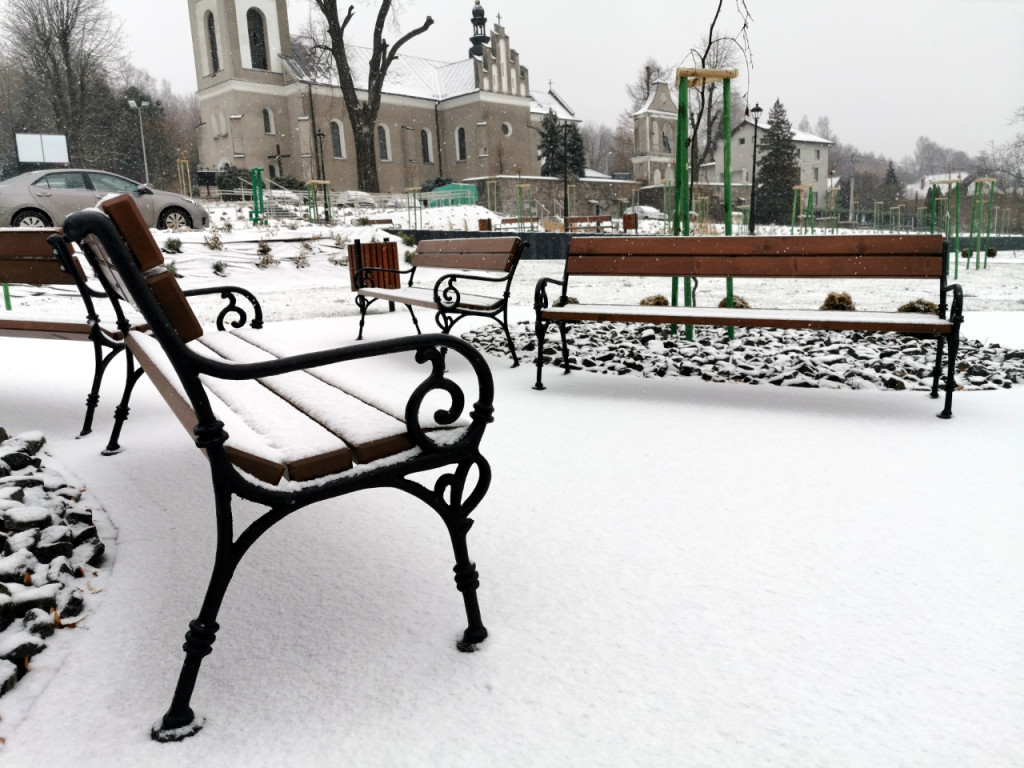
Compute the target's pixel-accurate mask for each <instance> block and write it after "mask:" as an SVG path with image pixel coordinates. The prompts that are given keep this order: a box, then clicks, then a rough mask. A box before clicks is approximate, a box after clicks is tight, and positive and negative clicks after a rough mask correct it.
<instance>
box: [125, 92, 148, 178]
mask: <svg viewBox="0 0 1024 768" xmlns="http://www.w3.org/2000/svg"><path fill="white" fill-rule="evenodd" d="M128 106H129V107H130V108H131V109H134V110H135V111H137V112H138V113H139V136H140V137H141V138H142V167H143V169H144V170H145V172H146V183H147V184H149V160H147V159H146V131H145V129H144V128H143V127H142V110H143V109H144V108H145V107H148V106H149V102H148V101H138V102H137V101H135V99H128Z"/></svg>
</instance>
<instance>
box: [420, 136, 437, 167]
mask: <svg viewBox="0 0 1024 768" xmlns="http://www.w3.org/2000/svg"><path fill="white" fill-rule="evenodd" d="M420 149H421V151H422V153H423V162H424V163H432V162H434V142H432V141H431V140H430V131H428V130H427V129H426V128H423V129H422V130H421V131H420Z"/></svg>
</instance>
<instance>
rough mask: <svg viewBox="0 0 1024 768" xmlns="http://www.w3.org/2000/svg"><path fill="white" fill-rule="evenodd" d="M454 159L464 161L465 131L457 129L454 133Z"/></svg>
mask: <svg viewBox="0 0 1024 768" xmlns="http://www.w3.org/2000/svg"><path fill="white" fill-rule="evenodd" d="M455 159H456V160H459V161H462V160H465V159H466V129H465V128H459V130H457V131H456V132H455Z"/></svg>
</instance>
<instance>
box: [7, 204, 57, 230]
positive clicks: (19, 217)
mask: <svg viewBox="0 0 1024 768" xmlns="http://www.w3.org/2000/svg"><path fill="white" fill-rule="evenodd" d="M11 224H12V225H13V226H15V227H52V226H53V222H52V221H50V217H49V216H47V215H46V214H45V213H43V212H42V211H37V210H36V209H35V208H26V209H25V210H24V211H18V213H17V214H15V216H14V218H13V219H11Z"/></svg>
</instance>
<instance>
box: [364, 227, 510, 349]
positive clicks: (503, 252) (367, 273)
mask: <svg viewBox="0 0 1024 768" xmlns="http://www.w3.org/2000/svg"><path fill="white" fill-rule="evenodd" d="M524 248H526V244H525V243H524V242H523V241H521V240H520V239H519V238H518V237H485V238H458V239H455V240H421V241H420V242H419V244H418V245H417V246H416V253H415V254H413V257H412V267H411V268H410V269H406V270H395V269H386V268H383V267H370V266H368V267H364V268H363V269H360V270H359V271H358V272H357V273H356V278H355V279H356V304H358V305H359V337H358V338H359V339H362V338H363V323H364V322H365V320H366V310H367V309H368V308H369V307H370V305H372V304H373V303H374V302H375V301H377V300H384V301H388V302H394V303H396V304H404V305H405V306H406V307H408V309H409V314H410V315H412V322H413V325H415V326H416V332H417V333H419V332H420V324H419V321H418V320H416V313H415V312H413V309H412V308H413V307H414V306H416V307H426V308H428V309H432V310H434V319H435V321H436V322H437V325H438V327H439V328H440V329H441V330H442V331H443V332H444V333H449V332H450V331H451V329H452V326H454V325H455V324H456V323H457V322H459V321H460V320H462V319H463V318H466V317H489V318H491V319H493V320H494V321H495V322H497V323H498V324H499V325H500V326H501V328H502V330H504V331H505V340H506V341H507V342H508V348H509V351H510V352H511V353H512V367H513V368H514V367H516V366H517V365H519V357H518V356H517V355H516V348H515V345H514V344H513V343H512V335H511V333H509V328H508V297H509V292H510V291H511V287H512V278H513V276H514V275H515V273H516V266H518V264H519V258H520V256H521V255H522V252H523V249H524ZM417 269H429V270H434V272H433V273H432V275H431V279H432V280H433V282H432V283H431V284H428V285H426V286H419V285H416V284H415V279H416V270H417ZM437 270H440V271H441V274H440V276H436V274H437V273H436V271H437ZM401 275H408V276H409V281H408V283H407V284H406V285H404V286H402V285H401V284H399V285H398V287H395V282H394V281H395V280H396V278H400V276H401ZM460 288H461V289H462V290H460ZM469 290H473V291H474V292H473V293H469V292H468V291H469ZM463 291H465V292H463ZM477 291H479V292H477Z"/></svg>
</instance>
